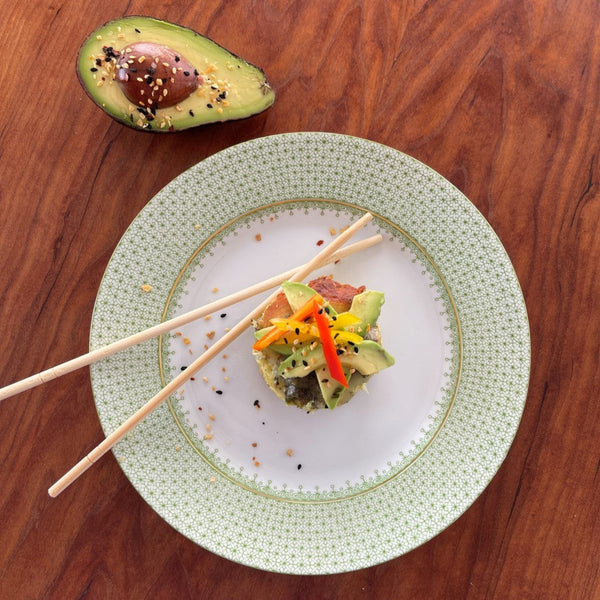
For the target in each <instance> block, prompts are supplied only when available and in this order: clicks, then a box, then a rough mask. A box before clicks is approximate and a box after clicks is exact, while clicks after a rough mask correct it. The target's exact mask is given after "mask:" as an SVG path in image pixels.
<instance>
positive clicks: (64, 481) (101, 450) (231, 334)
mask: <svg viewBox="0 0 600 600" xmlns="http://www.w3.org/2000/svg"><path fill="white" fill-rule="evenodd" d="M372 218H373V216H372V215H371V214H370V213H366V214H364V215H363V216H362V217H361V218H360V219H359V220H358V221H356V222H355V223H353V224H352V225H351V226H350V227H349V228H348V229H346V230H345V231H344V232H343V233H341V234H340V235H339V236H338V237H337V238H335V239H334V240H333V241H332V242H331V243H330V244H329V245H328V246H326V247H325V248H324V249H323V250H321V251H320V252H319V253H318V254H317V255H316V256H315V257H314V258H313V259H312V260H310V261H309V262H307V263H306V264H305V265H303V266H302V267H300V268H299V269H298V270H297V271H296V272H295V273H294V274H293V275H291V276H290V277H289V278H288V279H289V280H290V281H301V280H302V279H304V278H305V277H306V276H307V275H308V274H309V273H310V272H311V271H313V270H314V269H316V268H318V267H319V266H321V265H322V264H323V263H324V262H326V261H327V259H328V258H329V257H331V255H332V254H333V253H334V252H335V251H336V250H338V249H339V248H340V247H341V246H342V245H343V244H344V243H346V241H348V240H349V239H350V238H351V237H352V236H353V235H354V234H355V233H356V232H357V231H358V230H359V229H360V228H361V227H363V226H364V225H366V224H367V223H368V222H369V221H370V220H371V219H372ZM277 294H278V290H276V291H275V292H273V293H272V294H271V295H270V296H269V297H268V298H267V299H266V300H264V301H263V302H262V303H261V304H260V305H259V306H258V307H256V308H255V309H254V310H253V311H252V312H251V313H250V314H248V315H247V316H246V317H244V318H243V319H242V320H241V321H240V322H239V323H237V325H235V326H234V327H232V328H231V329H230V330H229V331H228V332H227V333H226V334H225V335H224V336H223V337H222V338H220V339H219V340H218V341H217V342H215V343H214V344H213V345H212V346H211V347H210V348H209V349H208V350H207V351H206V352H205V353H204V354H202V355H201V356H199V357H198V358H197V359H196V360H195V361H194V362H192V363H191V364H190V365H189V366H188V367H187V368H186V369H185V370H184V371H182V372H181V373H179V375H177V376H176V377H175V378H174V379H173V380H172V381H170V382H169V383H168V384H167V385H166V386H165V387H164V388H163V389H162V390H161V391H160V392H159V393H158V394H156V395H155V396H154V397H153V398H151V399H150V400H149V401H148V402H147V403H146V404H144V406H142V407H141V408H140V409H139V410H138V411H137V412H136V413H134V414H133V415H131V416H130V417H129V418H128V419H127V420H126V421H125V422H124V423H123V424H122V425H121V426H120V427H118V428H117V429H115V431H113V432H112V433H111V434H110V435H108V436H107V437H106V438H105V439H104V440H103V441H102V442H101V443H100V444H98V445H97V446H96V447H95V448H94V449H93V450H92V451H91V452H90V453H89V454H87V455H86V456H85V457H84V458H82V459H81V460H80V461H79V462H78V463H77V464H76V465H75V466H74V467H72V468H71V469H70V470H69V471H68V472H67V473H65V474H64V475H63V476H62V477H61V478H60V479H59V480H58V481H57V482H56V483H55V484H54V485H52V486H51V487H50V488H49V489H48V494H49V495H50V496H52V497H53V498H55V497H56V496H58V494H60V493H61V492H62V491H63V490H64V489H65V488H67V487H68V486H69V485H71V483H73V482H74V481H75V480H76V479H77V478H78V477H79V476H80V475H81V474H82V473H84V472H85V471H87V470H88V469H89V468H90V467H91V466H92V465H93V464H94V463H95V462H96V461H97V460H98V459H100V458H101V457H102V456H103V455H104V454H105V453H106V452H108V451H109V450H110V449H111V448H112V447H113V446H114V445H115V444H116V443H117V442H119V441H120V440H121V439H122V438H123V437H124V436H125V435H127V433H129V431H131V430H132V429H133V428H134V427H135V426H136V425H137V424H138V423H139V422H140V421H142V420H143V419H145V418H146V417H147V416H148V415H149V414H150V413H151V412H152V411H153V410H154V409H155V408H156V407H157V406H159V405H160V404H161V403H162V402H163V401H164V400H166V399H167V398H168V397H169V396H170V395H171V394H172V393H173V392H175V391H176V390H177V389H178V388H179V387H181V386H182V385H183V384H184V383H185V382H186V381H187V380H188V379H189V378H190V377H192V376H193V375H194V374H195V373H196V372H197V371H198V370H199V369H200V368H201V367H203V366H204V365H205V364H206V363H207V362H209V361H210V360H211V359H213V358H214V357H215V356H216V355H217V354H219V353H221V352H222V351H223V349H224V348H226V347H227V345H228V344H230V343H231V342H233V340H235V339H236V338H238V337H239V336H240V335H241V334H242V333H243V332H244V331H245V330H246V329H247V328H248V327H249V326H250V324H251V323H252V321H253V320H254V319H256V318H258V317H259V316H260V315H261V314H262V313H263V311H264V310H265V308H266V307H267V306H268V305H269V304H270V303H271V302H272V301H273V299H274V298H275V297H276V295H277Z"/></svg>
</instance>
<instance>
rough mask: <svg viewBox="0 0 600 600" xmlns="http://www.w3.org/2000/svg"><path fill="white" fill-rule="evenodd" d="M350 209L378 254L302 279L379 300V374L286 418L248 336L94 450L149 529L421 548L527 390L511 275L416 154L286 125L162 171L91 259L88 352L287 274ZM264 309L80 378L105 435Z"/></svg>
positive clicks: (349, 551) (238, 557) (459, 502)
mask: <svg viewBox="0 0 600 600" xmlns="http://www.w3.org/2000/svg"><path fill="white" fill-rule="evenodd" d="M366 210H368V211H370V212H372V213H373V214H374V215H375V218H374V220H373V221H372V223H370V224H369V225H368V227H367V228H365V229H364V230H363V231H362V232H360V234H359V235H358V236H357V239H358V238H362V237H366V236H368V235H370V234H373V233H375V232H379V233H381V234H382V235H383V237H384V240H383V242H382V243H381V244H379V245H378V246H376V247H373V248H371V249H369V250H366V251H364V252H363V253H361V254H359V255H355V256H353V257H349V258H347V259H344V260H343V261H341V262H340V263H338V264H336V265H332V266H331V267H326V268H324V269H322V270H321V271H320V272H319V273H322V274H328V273H331V274H333V275H334V277H335V278H336V279H338V280H340V281H344V282H347V283H351V284H353V285H356V286H358V285H366V286H367V287H368V288H371V289H380V290H382V291H384V292H385V295H386V303H385V305H384V307H383V310H382V315H381V319H380V324H381V329H382V333H383V340H384V346H385V347H386V349H387V350H388V351H389V352H390V353H391V354H393V355H394V357H395V358H396V365H395V366H393V367H391V368H389V369H387V370H385V371H383V372H382V373H380V374H378V375H376V376H375V377H373V379H372V380H371V382H370V383H369V385H368V392H360V393H359V394H357V395H356V396H355V398H353V400H352V401H351V402H350V403H349V404H348V405H345V406H342V407H339V408H338V409H335V410H333V411H325V410H323V411H318V412H316V413H311V414H307V413H304V412H303V411H301V410H299V409H297V408H293V407H288V406H285V405H284V404H283V403H282V402H281V401H280V400H278V399H277V398H276V397H275V396H274V395H273V394H272V393H271V392H270V391H269V390H268V388H267V386H266V384H265V383H264V381H263V380H262V378H261V377H260V375H259V374H258V371H257V369H256V365H255V363H254V360H253V358H252V356H251V350H250V348H251V345H252V341H253V336H252V332H250V331H248V332H247V334H244V335H242V336H241V337H240V338H238V340H236V341H235V342H234V343H233V344H232V345H231V346H229V347H228V349H227V350H226V352H225V353H224V355H221V356H219V357H218V358H217V359H215V360H213V361H212V362H211V363H210V364H209V365H208V366H207V367H206V368H205V369H203V370H202V371H201V372H200V373H198V374H197V375H196V376H195V377H194V379H193V380H191V381H189V382H188V383H187V384H186V385H185V386H184V387H183V388H182V389H181V390H180V391H179V392H178V393H176V394H173V396H172V397H171V398H170V399H169V401H168V402H166V403H165V404H164V405H163V406H161V407H160V408H159V409H157V410H156V411H155V412H154V413H153V414H151V415H150V416H149V417H148V418H147V419H146V420H145V421H144V422H143V423H142V424H140V425H139V426H138V427H137V428H136V429H135V430H134V431H133V432H132V433H131V434H130V435H129V436H128V437H127V438H126V439H125V440H123V441H122V442H121V443H120V444H119V445H118V446H117V447H116V448H115V456H116V457H117V459H118V460H119V461H120V463H121V466H122V468H123V470H124V472H125V474H126V475H127V477H128V478H129V479H130V480H131V482H132V483H133V485H134V486H135V487H136V489H137V490H138V491H139V492H140V494H141V495H142V496H143V497H144V498H145V500H146V501H147V502H148V503H149V504H150V505H151V506H152V507H153V508H154V509H155V510H156V511H157V512H158V513H159V514H160V515H161V516H162V517H163V518H164V519H166V520H167V521H168V522H169V523H170V524H171V525H172V526H173V527H175V528H176V529H178V530H179V531H181V532H182V533H183V534H184V535H186V536H187V537H189V538H190V539H192V540H194V541H195V542H196V543H198V544H200V545H202V546H203V547H205V548H207V549H209V550H211V551H213V552H215V553H217V554H220V555H222V556H225V557H227V558H229V559H231V560H234V561H237V562H240V563H243V564H247V565H250V566H253V567H257V568H261V569H266V570H272V571H278V572H286V573H298V574H309V573H310V574H318V573H335V572H342V571H348V570H353V569H359V568H363V567H367V566H371V565H373V564H377V563H380V562H383V561H386V560H389V559H391V558H394V557H396V556H399V555H401V554H403V553H405V552H407V551H408V550H410V549H412V548H414V547H416V546H418V545H420V544H422V543H424V542H425V541H427V540H428V539H430V538H431V537H433V536H434V535H436V534H437V533H439V532H440V531H442V530H443V529H444V528H445V527H447V526H448V525H449V524H450V523H451V522H453V521H454V520H455V519H456V518H457V517H458V516H459V515H460V514H462V513H463V512H464V511H465V510H466V509H467V508H468V507H469V506H470V505H471V504H472V502H473V501H474V500H475V498H476V497H477V496H478V495H479V494H480V493H481V491H482V490H483V489H484V488H485V486H486V485H487V483H488V482H489V481H490V479H491V477H492V476H493V475H494V473H495V472H496V471H497V469H498V468H499V466H500V464H501V462H502V460H503V458H504V457H505V455H506V453H507V451H508V449H509V447H510V444H511V442H512V439H513V437H514V435H515V433H516V430H517V427H518V423H519V420H520V417H521V414H522V410H523V406H524V402H525V398H526V393H527V385H528V379H529V361H530V345H529V328H528V322H527V314H526V310H525V306H524V302H523V297H522V294H521V290H520V288H519V284H518V281H517V279H516V277H515V274H514V271H513V268H512V266H511V263H510V261H509V259H508V257H507V255H506V253H505V251H504V249H503V247H502V245H501V243H500V242H499V240H498V238H497V237H496V235H495V234H494V232H493V231H492V230H491V228H490V227H489V225H488V224H487V223H486V221H485V220H484V219H483V217H482V216H481V214H480V213H479V212H478V211H477V210H476V209H475V207H474V206H473V205H472V204H471V203H470V202H469V201H468V200H467V199H466V198H465V197H464V196H463V195H462V194H461V193H460V192H459V191H458V190H456V188H454V187H453V186H452V185H451V184H450V183H449V182H447V181H446V180H445V179H444V178H443V177H441V176H440V175H438V174H437V173H435V172H434V171H432V170H431V169H429V168H428V167H426V166H425V165H423V164H422V163H419V162H418V161H416V160H414V159H412V158H410V157H408V156H406V155H404V154H402V153H400V152H398V151H395V150H392V149H390V148H387V147H385V146H382V145H379V144H375V143H373V142H369V141H366V140H362V139H357V138H352V137H349V136H342V135H336V134H326V133H296V134H285V135H278V136H271V137H266V138H261V139H257V140H253V141H251V142H246V143H244V144H240V145H238V146H234V147H232V148H229V149H227V150H225V151H223V152H221V153H219V154H216V155H214V156H212V157H210V158H208V159H206V160H204V161H203V162H201V163H199V164H198V165H196V166H195V167H193V168H191V169H189V170H188V171H186V172H185V173H184V174H182V175H181V176H179V177H178V178H176V179H175V180H174V181H173V182H171V183H170V184H169V185H168V186H167V187H165V188H164V189H163V190H162V191H161V192H160V193H159V194H158V195H157V196H156V197H155V198H153V199H152V200H151V201H150V202H149V203H148V205H147V206H146V207H145V208H144V210H143V211H142V212H141V213H140V215H139V216H138V217H137V218H136V219H135V220H134V222H133V223H132V225H131V227H130V228H129V229H128V231H127V232H126V234H125V235H124V236H123V238H122V240H121V242H120V243H119V245H118V247H117V249H116V251H115V253H114V256H113V257H112V259H111V261H110V264H109V266H108V269H107V272H106V274H105V277H104V279H103V282H102V285H101V288H100V291H99V293H98V298H97V302H96V307H95V311H94V315H93V320H92V331H91V347H92V348H96V347H99V346H101V345H104V344H106V343H109V342H111V341H114V340H116V339H118V338H120V337H123V336H124V335H127V334H130V333H134V332H136V331H139V330H142V329H144V328H147V327H149V326H151V325H153V324H155V323H157V322H159V321H161V320H165V319H167V318H170V317H172V316H175V315H178V314H181V313H183V312H186V311H188V310H191V309H192V308H195V307H197V306H199V305H202V304H205V303H207V302H210V301H212V300H215V299H216V298H218V297H221V296H224V295H226V294H229V293H231V292H234V291H236V290H239V289H241V288H243V287H246V286H247V285H250V284H252V283H255V282H257V281H260V280H262V279H265V278H266V277H270V276H272V275H275V274H277V273H279V272H281V271H285V270H287V269H289V268H291V267H294V266H296V265H299V264H302V263H303V262H305V261H307V260H309V259H310V258H311V257H312V256H314V254H315V253H316V252H317V251H318V250H319V249H320V247H322V245H323V244H326V243H328V242H329V241H330V240H331V239H333V235H334V234H337V233H338V232H339V230H340V229H342V228H344V227H346V226H348V225H349V224H350V223H351V222H353V221H354V220H356V219H357V218H358V217H360V216H361V215H362V214H364V212H365V211H366ZM142 286H144V288H143V287H142ZM148 286H149V287H148ZM264 297H266V294H265V295H262V296H260V297H258V298H255V299H252V300H248V301H245V302H243V303H240V304H238V305H236V306H232V307H230V308H228V309H225V310H223V311H219V313H218V314H214V315H211V317H210V318H208V319H202V320H200V321H197V322H195V323H192V324H190V325H187V326H185V327H184V328H181V330H179V331H176V332H173V333H172V334H171V335H166V336H162V337H161V338H160V339H157V340H152V341H150V342H147V343H144V344H141V345H139V346H136V347H135V348H132V349H130V350H128V351H126V352H123V353H121V354H119V355H117V356H114V357H111V358H108V359H106V360H105V361H103V362H101V363H98V364H96V365H94V366H93V367H92V369H91V371H92V382H93V389H94V396H95V400H96V406H97V410H98V414H99V416H100V419H101V422H102V426H103V428H104V430H105V431H106V432H107V433H108V432H110V431H112V430H113V429H115V428H116V427H117V426H118V425H119V424H120V423H122V422H123V421H124V420H125V419H126V418H127V416H129V415H130V414H131V413H133V412H134V411H135V410H136V409H137V408H139V407H140V406H141V405H142V404H144V403H145V402H146V401H147V400H148V399H150V398H151V397H152V396H154V395H155V394H156V393H157V392H158V391H159V390H160V389H161V388H162V387H163V386H164V384H165V383H166V382H167V381H169V380H170V379H172V378H173V377H174V376H175V374H177V373H178V372H180V370H181V368H182V367H185V366H187V365H189V364H190V362H191V361H193V360H194V358H196V357H197V356H199V355H200V354H201V353H202V352H203V350H204V348H205V347H207V346H210V344H212V343H214V341H216V340H217V339H218V338H219V337H220V336H221V335H222V334H223V333H224V332H225V331H226V330H227V328H228V327H231V326H232V325H233V324H235V323H236V322H237V321H238V320H239V319H240V318H241V317H243V316H245V315H246V314H248V313H249V312H250V310H251V309H252V308H253V307H254V306H255V305H256V303H257V302H258V301H259V300H261V299H263V298H264Z"/></svg>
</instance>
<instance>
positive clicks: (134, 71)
mask: <svg viewBox="0 0 600 600" xmlns="http://www.w3.org/2000/svg"><path fill="white" fill-rule="evenodd" d="M129 70H130V71H131V72H132V73H137V68H136V67H129Z"/></svg>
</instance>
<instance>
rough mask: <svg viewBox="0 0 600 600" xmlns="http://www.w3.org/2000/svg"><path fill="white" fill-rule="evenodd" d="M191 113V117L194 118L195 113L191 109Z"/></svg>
mask: <svg viewBox="0 0 600 600" xmlns="http://www.w3.org/2000/svg"><path fill="white" fill-rule="evenodd" d="M189 112H190V117H193V116H194V111H193V110H191V109H190V111H189Z"/></svg>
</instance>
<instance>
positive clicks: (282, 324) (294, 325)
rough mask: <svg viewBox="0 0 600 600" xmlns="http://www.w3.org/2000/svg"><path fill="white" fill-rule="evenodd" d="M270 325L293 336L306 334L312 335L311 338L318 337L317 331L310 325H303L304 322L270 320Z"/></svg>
mask: <svg viewBox="0 0 600 600" xmlns="http://www.w3.org/2000/svg"><path fill="white" fill-rule="evenodd" d="M271 323H273V325H275V327H277V328H278V329H283V330H284V331H286V332H288V331H289V332H290V333H292V334H295V335H300V334H301V333H306V334H309V335H312V337H319V330H318V329H317V327H316V326H315V325H313V324H312V323H305V322H304V321H296V320H294V319H271Z"/></svg>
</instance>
